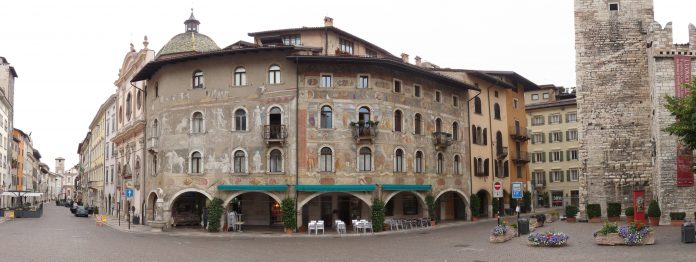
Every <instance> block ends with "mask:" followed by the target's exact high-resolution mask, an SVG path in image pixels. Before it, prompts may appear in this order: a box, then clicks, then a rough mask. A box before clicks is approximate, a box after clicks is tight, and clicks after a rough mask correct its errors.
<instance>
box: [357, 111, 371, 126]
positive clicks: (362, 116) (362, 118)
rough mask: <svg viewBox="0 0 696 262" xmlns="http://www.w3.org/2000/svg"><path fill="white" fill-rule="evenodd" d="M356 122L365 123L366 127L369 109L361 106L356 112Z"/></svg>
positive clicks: (368, 120)
mask: <svg viewBox="0 0 696 262" xmlns="http://www.w3.org/2000/svg"><path fill="white" fill-rule="evenodd" d="M358 121H359V122H362V123H365V125H366V126H367V123H368V122H370V109H369V108H367V107H365V106H363V107H361V108H360V109H359V110H358Z"/></svg>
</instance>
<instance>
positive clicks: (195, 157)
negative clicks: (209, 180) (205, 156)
mask: <svg viewBox="0 0 696 262" xmlns="http://www.w3.org/2000/svg"><path fill="white" fill-rule="evenodd" d="M191 173H192V174H200V173H201V153H200V152H198V151H196V152H193V153H192V154H191Z"/></svg>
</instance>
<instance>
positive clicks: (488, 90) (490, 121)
mask: <svg viewBox="0 0 696 262" xmlns="http://www.w3.org/2000/svg"><path fill="white" fill-rule="evenodd" d="M491 87H493V85H489V86H488V87H487V88H486V94H487V95H488V98H487V99H488V134H486V135H490V136H489V137H490V139H489V140H490V144H489V147H490V149H491V158H493V159H491V160H492V161H491V164H493V166H494V167H493V170H492V171H493V172H495V170H496V169H495V168H498V171H499V172H500V167H499V165H500V163H498V164H496V160H498V159H497V156H496V155H495V152H494V151H493V116H492V115H491ZM500 142H501V143H502V142H503V141H500ZM501 146H502V145H501ZM497 175H498V174H494V175H493V176H494V177H496V176H497ZM492 180H493V181H494V182H495V178H494V179H492ZM491 192H493V191H492V190H491ZM493 201H495V199H493ZM504 203H505V196H503V197H501V198H500V204H499V205H498V209H499V210H498V212H499V213H498V216H499V217H502V216H503V215H504V213H503V211H504V210H505V207H504Z"/></svg>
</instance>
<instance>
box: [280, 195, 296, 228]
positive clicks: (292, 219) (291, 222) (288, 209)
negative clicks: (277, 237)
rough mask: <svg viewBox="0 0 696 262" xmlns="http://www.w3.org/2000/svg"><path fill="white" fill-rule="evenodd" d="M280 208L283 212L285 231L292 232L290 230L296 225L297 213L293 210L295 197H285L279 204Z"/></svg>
mask: <svg viewBox="0 0 696 262" xmlns="http://www.w3.org/2000/svg"><path fill="white" fill-rule="evenodd" d="M280 208H281V210H282V212H283V225H284V226H285V232H286V233H288V234H292V231H293V230H294V229H295V228H296V227H297V214H296V212H297V211H295V199H292V198H289V197H288V198H285V199H283V201H282V203H281V204H280Z"/></svg>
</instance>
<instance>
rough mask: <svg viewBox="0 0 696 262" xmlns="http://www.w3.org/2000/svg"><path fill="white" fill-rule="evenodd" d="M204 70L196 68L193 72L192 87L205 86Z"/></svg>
mask: <svg viewBox="0 0 696 262" xmlns="http://www.w3.org/2000/svg"><path fill="white" fill-rule="evenodd" d="M203 82H204V78H203V71H201V70H196V71H194V72H193V86H192V88H203Z"/></svg>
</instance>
